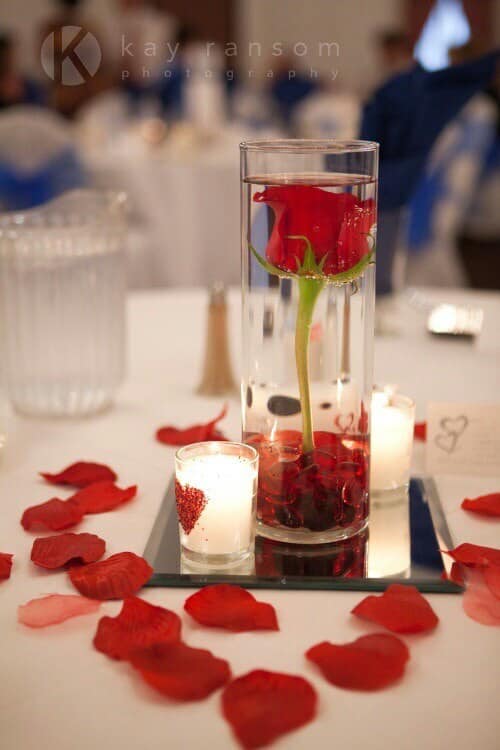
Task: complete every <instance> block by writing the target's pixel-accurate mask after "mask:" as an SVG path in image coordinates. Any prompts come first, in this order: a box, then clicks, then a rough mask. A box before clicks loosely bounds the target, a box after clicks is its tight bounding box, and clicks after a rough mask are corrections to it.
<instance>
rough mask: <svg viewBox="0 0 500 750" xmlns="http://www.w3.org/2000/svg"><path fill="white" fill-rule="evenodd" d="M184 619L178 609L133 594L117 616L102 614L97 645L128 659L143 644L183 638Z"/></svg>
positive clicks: (144, 645) (95, 642) (108, 653)
mask: <svg viewBox="0 0 500 750" xmlns="http://www.w3.org/2000/svg"><path fill="white" fill-rule="evenodd" d="M180 635H181V620H180V618H179V616H178V615H176V614H175V612H170V610H168V609H164V608H163V607H155V606H154V605H153V604H149V603H148V602H145V601H143V600H142V599H138V598H137V597H135V596H131V597H129V598H128V599H125V600H124V602H123V606H122V608H121V611H120V613H119V614H118V615H117V616H116V617H102V618H101V619H100V620H99V623H98V625H97V631H96V634H95V637H94V646H95V647H96V649H97V650H98V651H102V653H103V654H106V655H107V656H110V657H111V658H112V659H126V658H127V657H128V656H129V654H130V653H131V652H132V651H134V650H136V649H140V648H146V647H148V646H152V645H155V644H159V643H176V642H178V641H179V640H180Z"/></svg>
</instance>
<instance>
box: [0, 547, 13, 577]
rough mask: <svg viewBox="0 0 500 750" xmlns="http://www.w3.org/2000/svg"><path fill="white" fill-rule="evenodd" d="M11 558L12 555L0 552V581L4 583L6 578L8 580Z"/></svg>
mask: <svg viewBox="0 0 500 750" xmlns="http://www.w3.org/2000/svg"><path fill="white" fill-rule="evenodd" d="M13 557H14V555H10V554H9V553H8V552H0V581H6V580H7V578H10V572H11V570H12V558H13Z"/></svg>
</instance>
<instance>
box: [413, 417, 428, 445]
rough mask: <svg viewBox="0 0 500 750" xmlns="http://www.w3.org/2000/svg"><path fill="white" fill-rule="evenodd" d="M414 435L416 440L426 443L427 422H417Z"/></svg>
mask: <svg viewBox="0 0 500 750" xmlns="http://www.w3.org/2000/svg"><path fill="white" fill-rule="evenodd" d="M413 436H414V438H415V440H421V441H422V442H423V443H425V441H426V440H427V422H415V427H414V429H413Z"/></svg>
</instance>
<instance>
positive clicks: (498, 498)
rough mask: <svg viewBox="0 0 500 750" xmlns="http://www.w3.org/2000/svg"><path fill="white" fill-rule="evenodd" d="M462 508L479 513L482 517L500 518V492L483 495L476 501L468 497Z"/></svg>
mask: <svg viewBox="0 0 500 750" xmlns="http://www.w3.org/2000/svg"><path fill="white" fill-rule="evenodd" d="M462 508H463V509H464V510H470V511H472V512H473V513H479V514H480V515H482V516H493V517H498V516H500V492H493V493H491V494H490V495H481V496H480V497H476V498H474V500H471V499H470V498H468V497H466V498H465V500H463V502H462Z"/></svg>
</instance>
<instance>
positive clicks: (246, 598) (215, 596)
mask: <svg viewBox="0 0 500 750" xmlns="http://www.w3.org/2000/svg"><path fill="white" fill-rule="evenodd" d="M184 609H185V610H186V612H187V613H188V614H190V615H191V617H192V618H194V619H195V620H196V622H199V623H200V624H201V625H206V626H207V627H209V628H224V629H225V630H231V631H233V632H234V633H241V632H244V631H248V630H279V625H278V620H277V617H276V612H275V610H274V607H273V606H272V605H271V604H266V603H264V602H258V601H257V600H256V599H255V597H254V596H252V594H251V593H250V592H249V591H247V590H246V589H243V588H241V587H240V586H232V585H231V584H228V583H219V584H215V585H212V586H205V587H204V588H203V589H200V591H197V592H196V594H193V595H192V596H190V597H188V599H186V602H185V604H184Z"/></svg>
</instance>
